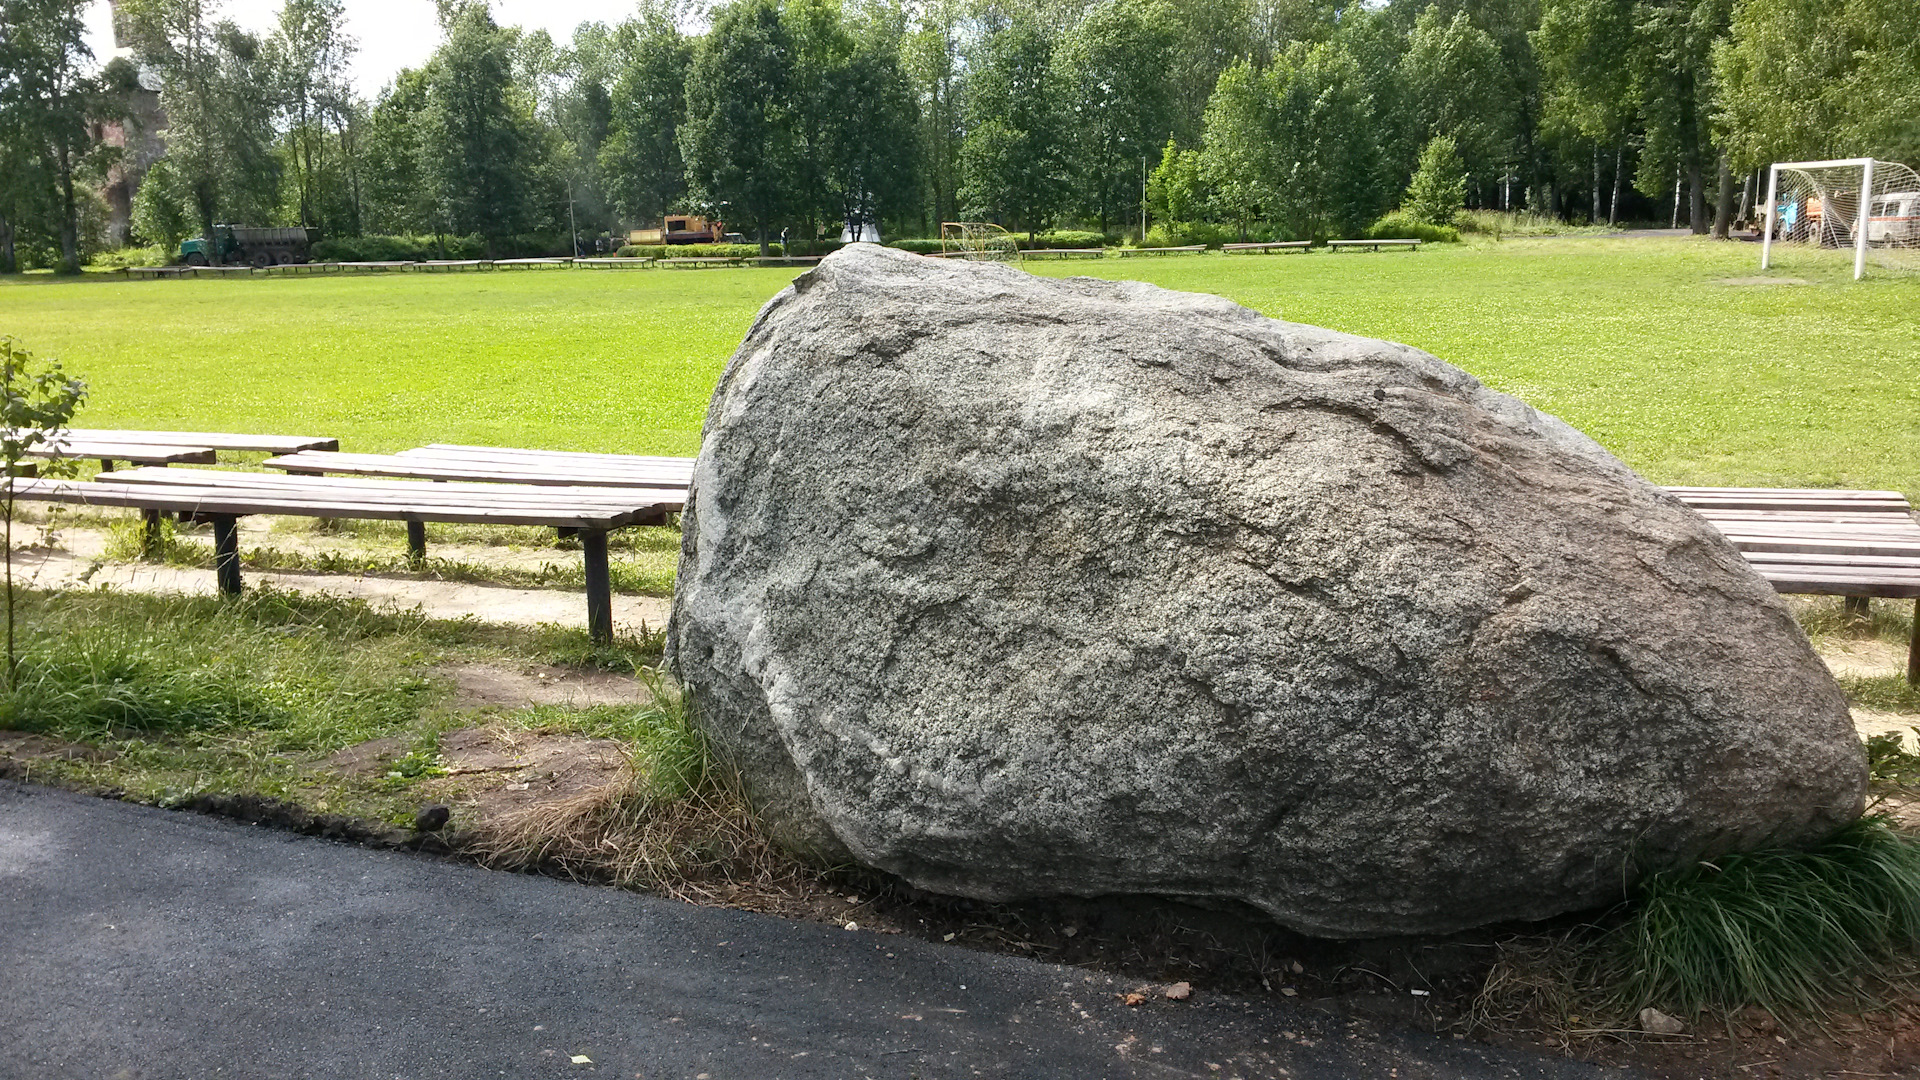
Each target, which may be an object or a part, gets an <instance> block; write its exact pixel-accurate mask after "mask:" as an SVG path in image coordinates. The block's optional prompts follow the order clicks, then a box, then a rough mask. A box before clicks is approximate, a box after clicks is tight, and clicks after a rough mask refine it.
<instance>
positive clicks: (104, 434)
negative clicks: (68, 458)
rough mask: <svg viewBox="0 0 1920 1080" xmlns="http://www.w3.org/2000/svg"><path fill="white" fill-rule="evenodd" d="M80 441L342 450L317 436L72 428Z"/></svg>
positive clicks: (282, 451)
mask: <svg viewBox="0 0 1920 1080" xmlns="http://www.w3.org/2000/svg"><path fill="white" fill-rule="evenodd" d="M66 434H67V435H68V436H70V437H72V438H76V439H88V440H95V441H104V442H130V443H146V444H150V445H153V446H210V447H212V448H214V449H215V450H244V451H257V452H262V453H268V454H297V453H299V452H300V451H302V450H338V449H340V440H339V439H327V438H321V437H319V436H315V435H243V434H235V433H230V432H224V431H131V430H120V429H117V428H68V429H66Z"/></svg>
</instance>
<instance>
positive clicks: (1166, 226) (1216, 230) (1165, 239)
mask: <svg viewBox="0 0 1920 1080" xmlns="http://www.w3.org/2000/svg"><path fill="white" fill-rule="evenodd" d="M1239 237H1240V234H1239V233H1238V232H1237V231H1235V230H1233V229H1229V228H1227V227H1226V226H1225V225H1215V224H1212V223H1211V222H1206V221H1163V222H1161V223H1160V224H1158V225H1155V226H1154V227H1153V228H1151V229H1148V230H1147V239H1146V242H1145V243H1143V244H1141V245H1140V246H1141V247H1189V246H1191V245H1193V244H1205V245H1207V246H1208V247H1210V248H1217V247H1219V246H1220V245H1221V244H1231V243H1233V242H1234V241H1236V240H1238V239H1239Z"/></svg>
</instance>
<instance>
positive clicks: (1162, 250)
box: [1118, 244, 1207, 259]
mask: <svg viewBox="0 0 1920 1080" xmlns="http://www.w3.org/2000/svg"><path fill="white" fill-rule="evenodd" d="M1118 250H1119V252H1120V257H1121V258H1123V259H1127V258H1132V257H1133V256H1135V255H1198V254H1200V253H1201V252H1203V251H1205V250H1207V245H1205V244H1183V245H1181V246H1179V247H1139V248H1128V247H1123V248H1119V249H1118Z"/></svg>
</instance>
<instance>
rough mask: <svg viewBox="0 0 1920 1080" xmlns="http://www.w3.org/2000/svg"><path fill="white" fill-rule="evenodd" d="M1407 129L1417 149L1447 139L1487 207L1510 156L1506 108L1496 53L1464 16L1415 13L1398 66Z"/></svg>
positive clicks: (1509, 104) (1510, 114)
mask: <svg viewBox="0 0 1920 1080" xmlns="http://www.w3.org/2000/svg"><path fill="white" fill-rule="evenodd" d="M1401 67H1402V70H1403V78H1404V79H1405V82H1406V86H1407V91H1408V104H1409V106H1410V111H1411V114H1412V115H1411V119H1412V121H1413V124H1414V130H1415V131H1416V132H1417V137H1418V138H1419V139H1420V140H1421V144H1422V145H1427V146H1431V142H1430V140H1431V139H1432V138H1434V137H1435V136H1439V135H1446V136H1450V137H1452V139H1453V140H1454V143H1455V145H1456V146H1457V147H1458V149H1459V155H1460V159H1461V160H1462V161H1463V162H1464V163H1465V165H1466V169H1467V175H1468V178H1469V181H1470V190H1477V191H1479V192H1480V193H1481V195H1480V200H1481V202H1483V203H1484V202H1488V201H1491V200H1490V198H1489V196H1490V195H1491V192H1492V184H1493V181H1494V179H1495V177H1496V176H1498V175H1499V174H1500V172H1501V171H1502V167H1503V166H1504V165H1505V164H1506V163H1507V160H1508V158H1509V156H1510V154H1511V151H1512V144H1513V137H1514V108H1513V101H1512V99H1511V96H1510V94H1509V93H1508V89H1509V87H1508V85H1507V84H1506V80H1505V77H1504V69H1503V66H1502V62H1501V55H1500V47H1499V45H1498V44H1496V43H1495V42H1494V40H1493V37H1492V36H1491V35H1489V34H1488V33H1487V32H1486V31H1484V30H1481V29H1479V28H1478V27H1476V26H1474V25H1473V22H1472V20H1471V19H1469V18H1468V17H1467V14H1466V12H1464V11H1457V12H1455V13H1454V14H1453V16H1452V18H1450V19H1446V18H1443V17H1442V16H1441V14H1440V9H1439V8H1438V7H1431V8H1428V9H1426V10H1425V11H1422V12H1421V13H1420V17H1419V20H1418V22H1417V23H1416V24H1415V27H1414V31H1413V35H1412V37H1411V38H1410V39H1409V42H1408V47H1407V53H1406V56H1405V58H1404V59H1402V61H1401Z"/></svg>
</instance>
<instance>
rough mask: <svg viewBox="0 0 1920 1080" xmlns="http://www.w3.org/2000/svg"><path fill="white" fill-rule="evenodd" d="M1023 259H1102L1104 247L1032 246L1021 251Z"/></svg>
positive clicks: (1104, 254)
mask: <svg viewBox="0 0 1920 1080" xmlns="http://www.w3.org/2000/svg"><path fill="white" fill-rule="evenodd" d="M1020 257H1021V258H1023V259H1104V258H1106V257H1107V249H1106V248H1034V249H1033V250H1031V251H1022V252H1021V253H1020Z"/></svg>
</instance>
